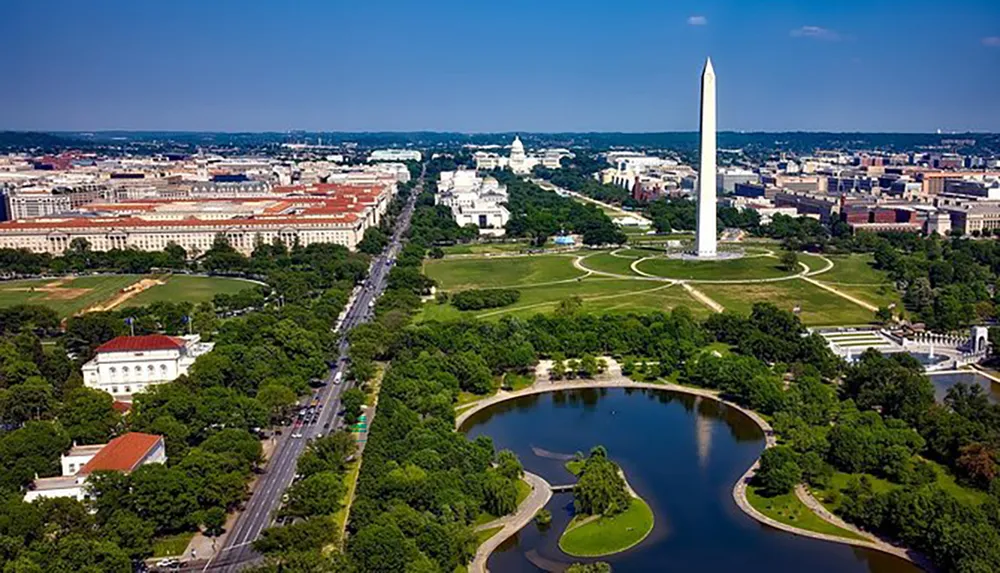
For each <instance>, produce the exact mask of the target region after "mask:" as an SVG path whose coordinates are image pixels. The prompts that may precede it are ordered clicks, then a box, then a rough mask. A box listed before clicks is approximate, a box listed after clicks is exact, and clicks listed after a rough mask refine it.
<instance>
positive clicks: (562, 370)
mask: <svg viewBox="0 0 1000 573" xmlns="http://www.w3.org/2000/svg"><path fill="white" fill-rule="evenodd" d="M564 376H566V363H565V362H564V361H563V360H560V359H554V360H553V361H552V368H551V369H550V370H549V377H550V378H552V379H553V380H562V379H563V377H564Z"/></svg>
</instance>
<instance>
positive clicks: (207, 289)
mask: <svg viewBox="0 0 1000 573" xmlns="http://www.w3.org/2000/svg"><path fill="white" fill-rule="evenodd" d="M256 286H257V285H256V284H254V283H252V282H250V281H244V280H239V279H230V278H225V277H199V276H191V275H170V277H169V278H167V279H166V284H162V285H157V286H154V287H152V288H149V289H147V290H144V291H142V292H141V293H139V294H137V295H135V296H134V297H132V298H130V299H128V300H127V301H125V303H124V304H123V305H122V306H144V305H147V304H152V303H154V302H160V301H166V302H179V301H188V302H192V303H194V304H198V303H199V302H204V301H209V300H212V297H214V296H215V295H217V294H220V293H224V294H235V293H238V292H240V291H241V290H245V289H248V288H254V287H256Z"/></svg>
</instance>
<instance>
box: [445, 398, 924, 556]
mask: <svg viewBox="0 0 1000 573" xmlns="http://www.w3.org/2000/svg"><path fill="white" fill-rule="evenodd" d="M465 429H466V431H467V433H468V435H469V437H470V438H474V437H476V436H478V435H481V434H485V435H487V436H490V437H492V438H493V440H494V442H495V444H496V446H497V448H508V449H511V450H513V451H514V452H516V453H517V454H518V456H519V457H520V458H521V461H522V462H523V464H524V467H525V469H527V470H528V471H531V472H533V473H536V474H538V475H540V476H542V477H543V478H545V479H546V480H548V481H549V483H551V484H553V485H556V484H562V483H571V482H572V481H574V478H573V477H572V475H571V474H570V473H569V472H567V471H566V470H565V468H564V467H563V463H564V462H565V459H566V458H567V457H568V456H572V454H573V453H574V452H576V451H582V452H587V451H589V450H590V448H591V447H593V446H595V445H597V444H602V445H604V446H605V447H607V448H608V451H609V454H610V456H611V457H612V458H613V459H614V460H615V461H616V462H618V463H619V464H620V465H621V466H622V468H623V469H624V470H625V473H626V475H627V476H628V479H629V481H630V482H631V484H632V486H633V487H634V488H635V489H636V490H637V491H638V492H639V494H640V495H641V496H642V497H643V498H644V499H645V500H646V501H647V502H649V505H650V506H651V507H652V509H653V513H654V514H655V516H656V525H655V527H654V528H653V532H652V533H651V534H650V536H649V537H647V538H646V540H645V541H643V542H642V543H641V544H639V545H638V546H637V547H635V548H633V549H631V550H629V551H626V552H625V553H622V554H618V555H613V556H609V557H604V558H601V560H603V561H608V562H610V563H611V564H612V567H613V569H614V571H615V572H616V573H622V572H628V571H698V572H704V573H712V572H719V573H722V572H730V571H736V572H740V573H757V572H760V573H775V572H784V571H788V572H793V571H794V572H798V571H808V572H809V573H826V572H831V573H832V572H838V573H840V572H852V573H853V572H873V573H904V572H905V573H915V572H918V571H920V570H919V569H917V568H916V567H914V566H912V565H910V564H909V563H907V562H905V561H902V560H900V559H897V558H895V557H891V556H887V555H885V554H882V553H879V552H874V551H867V550H863V549H855V548H852V547H849V546H846V545H841V544H835V543H828V542H824V541H818V540H812V539H807V538H803V537H798V536H795V535H792V534H789V533H785V532H781V531H778V530H774V529H771V528H769V527H766V526H764V525H761V524H760V523H758V522H757V521H755V520H753V519H751V518H750V517H748V516H746V515H745V514H744V513H743V512H742V511H741V510H740V509H739V508H738V507H737V506H736V503H735V502H734V501H733V498H732V487H733V484H734V483H735V482H736V480H737V479H738V478H739V477H740V476H741V475H742V474H743V472H744V471H746V469H747V468H748V467H749V466H750V465H751V464H752V463H753V462H754V460H755V459H756V458H757V457H758V456H759V455H760V452H761V450H762V449H763V447H764V439H763V435H762V434H761V432H760V429H759V428H757V426H756V425H755V424H754V423H753V422H752V421H751V420H749V419H747V418H746V417H745V416H743V415H742V414H740V413H739V412H737V411H735V410H732V409H729V408H726V407H725V406H723V405H720V404H718V403H717V402H714V401H711V400H703V399H697V398H695V397H692V396H688V395H684V394H677V393H673V392H666V391H644V390H632V389H623V388H615V389H601V390H583V391H572V392H556V393H549V394H539V395H535V396H526V397H523V398H520V399H518V400H512V401H509V402H505V403H502V404H498V405H497V406H494V407H493V408H490V409H487V410H484V411H482V412H480V413H479V414H477V415H475V416H473V417H472V418H471V419H470V420H469V421H468V422H467V423H466V425H465ZM572 502H573V497H572V494H570V493H566V494H557V495H554V496H553V497H552V500H551V501H550V502H549V504H548V506H547V508H548V509H549V510H550V511H551V512H552V516H553V518H552V525H551V526H550V527H549V528H548V529H547V530H546V531H539V528H538V527H537V526H536V525H535V524H534V523H532V524H529V525H528V526H526V527H525V528H524V529H522V530H521V531H520V533H519V534H518V535H517V536H515V537H513V538H511V539H510V540H508V541H507V542H506V543H505V544H504V545H503V546H501V548H500V550H498V551H497V552H495V553H494V554H493V555H492V556H491V557H490V560H489V563H488V567H489V569H490V570H491V571H494V572H495V573H501V572H502V573H506V572H523V571H524V572H526V571H560V570H562V569H563V568H565V566H566V565H568V564H570V563H573V562H576V561H587V560H585V559H579V558H572V557H569V556H567V555H565V554H563V553H562V552H561V551H560V550H559V548H558V541H559V535H560V533H561V532H562V530H563V528H564V527H565V525H566V524H567V523H568V522H569V519H570V517H571V508H572Z"/></svg>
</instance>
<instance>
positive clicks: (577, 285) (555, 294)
mask: <svg viewBox="0 0 1000 573" xmlns="http://www.w3.org/2000/svg"><path fill="white" fill-rule="evenodd" d="M518 290H519V291H521V299H520V300H519V301H518V302H517V303H516V304H513V305H511V306H506V307H503V308H498V309H492V310H477V311H465V312H463V311H460V310H458V309H457V308H455V307H453V306H451V305H450V304H437V303H436V302H434V301H431V302H427V303H424V306H423V308H422V310H421V313H420V314H419V315H418V317H417V320H418V321H422V320H454V319H457V318H460V317H462V316H479V317H482V318H500V317H503V316H519V317H522V318H526V317H530V316H532V315H534V314H537V313H547V312H552V311H553V310H555V308H556V306H558V304H559V302H560V301H563V300H565V299H568V298H570V297H573V296H578V297H580V298H581V300H582V301H583V310H584V311H586V312H599V313H607V312H616V313H627V312H652V311H665V312H666V311H669V310H671V309H673V308H674V307H677V306H687V307H689V308H690V309H691V311H692V312H693V313H694V315H695V316H699V317H706V316H708V313H709V311H708V309H706V308H705V307H704V306H703V305H701V304H700V303H699V302H698V301H696V300H694V299H693V298H691V296H690V295H688V294H687V292H686V291H684V289H682V288H681V287H679V286H676V285H674V286H668V285H666V284H663V283H660V282H656V281H639V280H628V279H612V278H600V277H589V278H586V279H581V280H579V281H573V282H568V283H562V284H554V285H543V286H532V287H521V288H518Z"/></svg>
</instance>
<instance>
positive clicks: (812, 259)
mask: <svg viewBox="0 0 1000 573" xmlns="http://www.w3.org/2000/svg"><path fill="white" fill-rule="evenodd" d="M795 254H796V255H797V256H798V257H799V262H800V263H805V264H806V266H808V267H809V271H810V272H812V271H818V270H820V269H822V268H826V261H824V260H823V257H820V256H819V255H813V254H810V253H795ZM824 274H825V273H824ZM820 276H823V275H820Z"/></svg>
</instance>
